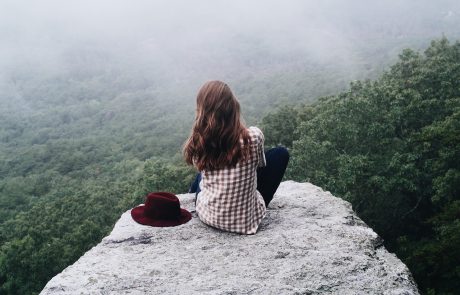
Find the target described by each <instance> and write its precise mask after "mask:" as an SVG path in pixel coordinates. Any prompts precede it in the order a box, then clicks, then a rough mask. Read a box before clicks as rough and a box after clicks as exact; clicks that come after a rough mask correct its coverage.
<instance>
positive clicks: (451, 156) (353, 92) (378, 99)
mask: <svg viewBox="0 0 460 295" xmlns="http://www.w3.org/2000/svg"><path fill="white" fill-rule="evenodd" d="M45 2H46V1H45ZM48 2H49V1H48ZM115 2H116V1H115ZM441 2H442V5H441V4H439V3H438V2H432V1H407V3H406V2H404V3H402V2H401V1H393V2H392V1H388V3H379V4H373V5H372V7H371V6H369V4H367V3H368V2H367V1H364V0H359V1H358V0H357V1H355V4H354V5H351V4H349V3H345V2H342V1H330V2H327V3H326V2H324V3H323V4H312V3H307V1H293V2H292V3H291V4H290V5H287V4H284V3H282V4H280V3H278V2H276V1H264V3H265V4H264V6H260V5H258V4H257V3H255V2H254V3H255V4H254V3H253V4H247V3H246V2H244V3H243V2H241V1H240V2H239V1H234V3H233V2H232V4H226V5H225V9H227V13H226V14H225V15H223V14H216V13H215V11H216V10H218V11H220V9H221V8H222V7H221V6H220V4H212V5H211V4H209V3H208V4H209V6H208V8H207V9H205V8H203V7H199V6H194V5H189V4H187V2H186V1H172V2H171V3H170V4H168V5H166V4H162V5H159V4H157V3H153V2H152V3H150V2H149V1H145V2H144V3H142V5H131V4H129V5H128V4H122V1H120V2H116V3H117V4H113V5H112V2H110V5H109V6H107V5H108V4H107V3H105V4H104V3H103V2H101V3H100V4H97V5H96V4H91V5H90V4H88V3H89V1H88V3H86V2H85V1H82V3H85V4H74V5H73V6H70V8H69V7H67V6H61V5H59V4H57V2H56V3H52V6H46V5H45V4H32V3H30V4H29V5H22V6H21V5H20V4H15V3H13V2H11V3H10V4H8V5H6V4H5V3H7V1H6V2H5V3H2V4H0V5H4V6H2V7H1V8H5V9H0V24H1V26H0V41H2V50H0V67H1V71H0V294H38V293H39V292H40V291H41V290H42V289H43V287H44V286H45V284H46V283H47V282H48V281H49V280H50V279H51V278H52V277H53V276H54V275H56V274H58V273H60V272H61V271H62V270H63V269H65V268H66V267H67V266H69V265H71V264H72V263H73V262H75V261H76V260H77V259H78V258H79V257H81V255H83V254H84V253H85V252H86V251H88V250H89V249H90V248H91V247H93V246H95V245H96V244H98V243H99V242H100V241H101V239H102V238H103V237H104V236H106V235H107V234H108V233H109V232H110V231H111V229H112V227H113V225H114V224H115V222H116V221H117V220H118V218H119V217H120V215H121V214H122V213H123V212H125V211H126V210H128V209H130V208H132V207H134V206H136V205H138V204H140V203H143V201H144V197H145V195H146V194H147V192H150V191H160V190H163V191H171V192H174V193H177V194H180V193H184V192H186V191H187V190H188V187H189V185H190V183H191V181H192V179H193V177H194V174H195V173H196V171H195V170H194V169H193V168H192V167H190V166H187V165H186V164H185V162H184V160H183V157H182V155H181V147H182V144H183V143H184V141H185V139H186V138H187V136H188V135H189V132H190V128H191V125H192V122H193V119H194V110H195V99H196V97H195V95H196V92H197V90H198V88H199V86H200V85H201V84H202V83H203V82H205V81H206V80H209V79H219V80H223V81H226V82H227V83H228V84H229V85H230V87H231V88H232V89H233V91H234V92H235V94H236V96H237V97H238V99H239V101H240V103H241V106H242V114H243V117H244V119H245V121H246V124H247V125H248V126H251V125H257V126H259V127H260V128H261V129H262V130H263V132H264V134H265V139H266V142H265V144H266V148H270V147H272V146H276V145H284V146H286V147H288V149H289V151H290V154H291V161H290V164H289V166H288V171H287V174H286V176H285V179H293V180H296V181H300V182H304V181H307V182H311V183H313V184H315V185H317V186H320V187H322V188H323V189H325V190H329V191H331V192H332V193H333V194H334V195H336V196H338V197H341V198H343V199H345V200H347V201H349V202H351V203H352V205H353V209H354V210H355V211H356V212H357V213H358V215H359V216H360V217H361V218H362V219H363V220H364V221H365V222H366V223H367V224H368V225H369V226H370V227H372V228H373V229H374V230H375V231H376V232H377V233H378V234H379V235H380V236H381V237H382V238H383V239H384V243H385V247H386V248H387V249H388V250H390V251H392V252H394V253H396V254H397V256H398V257H399V258H400V259H401V260H402V261H403V262H404V263H405V264H406V265H407V266H408V267H409V269H410V270H411V272H412V274H413V275H414V277H415V280H416V282H417V284H418V286H419V288H420V292H421V293H422V294H429V295H435V294H445V295H448V294H452V295H453V294H458V290H460V283H459V282H460V248H459V247H458V245H459V244H460V221H459V218H460V200H459V197H460V196H459V188H460V171H459V169H460V165H459V164H460V163H459V161H460V155H459V153H460V144H459V141H460V126H459V125H460V121H459V120H460V43H459V41H457V40H458V39H459V38H460V18H459V17H458V15H460V8H459V7H458V5H459V4H458V2H457V1H454V0H442V1H441ZM18 3H19V2H18ZM91 3H92V2H91ZM41 5H43V7H42V6H41ZM47 5H48V4H47ZM92 5H94V6H92ZM187 5H189V6H187ZM184 6H185V7H186V8H187V9H185V11H187V13H179V12H178V11H184V9H183V8H184ZM88 7H91V8H92V9H94V10H91V11H93V13H90V10H89V9H88ZM243 7H244V9H242V8H243ZM47 8H53V9H56V11H54V10H52V9H47ZM98 9H99V11H103V13H96V12H95V11H98ZM50 11H52V12H53V13H51V12H50ZM414 12H417V13H414ZM255 13H257V17H256V18H255V17H254V15H255ZM235 15H237V16H238V17H236V18H235V17H234V16H235ZM407 15H410V17H407ZM199 18H203V19H205V20H206V21H197V19H199ZM207 22H209V23H211V24H212V26H209V24H208V23H207ZM184 24H187V25H184ZM432 40H433V41H432Z"/></svg>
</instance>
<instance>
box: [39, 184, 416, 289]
mask: <svg viewBox="0 0 460 295" xmlns="http://www.w3.org/2000/svg"><path fill="white" fill-rule="evenodd" d="M179 198H180V200H181V203H182V206H183V207H185V208H187V209H188V210H190V211H192V214H193V218H192V220H191V221H190V222H188V223H186V224H184V225H181V226H177V227H169V228H168V227H164V228H156V227H149V226H143V225H139V224H137V223H136V222H134V221H133V220H132V219H131V215H130V212H129V211H127V212H126V213H124V214H123V215H122V216H121V218H120V220H119V221H118V222H117V223H116V225H115V227H114V229H113V231H112V233H111V234H110V235H109V236H108V237H106V238H104V239H103V240H102V242H101V243H100V244H98V245H97V246H95V247H94V248H92V249H91V250H90V251H88V252H87V253H86V254H85V255H83V256H82V257H81V258H80V259H79V260H78V261H77V262H75V263H74V264H73V265H71V266H69V267H67V268H66V269H65V270H64V271H63V272H62V273H60V274H58V275H57V276H55V277H54V278H53V279H52V280H50V281H49V282H48V284H47V285H46V286H45V288H44V289H43V291H42V293H41V294H418V291H417V287H416V285H415V283H414V281H413V279H412V276H411V274H410V272H409V270H408V269H407V267H406V266H405V265H404V264H403V263H402V262H401V261H400V260H399V259H398V258H397V257H396V256H395V255H394V254H391V253H389V252H388V251H387V250H386V249H385V248H384V247H383V246H382V240H381V238H380V237H379V236H378V235H377V234H376V233H375V232H374V231H373V230H372V229H371V228H369V227H367V225H366V224H365V223H364V222H363V221H362V220H361V219H359V218H358V217H357V216H356V215H355V213H354V212H353V210H352V208H351V205H350V204H349V203H348V202H346V201H344V200H342V199H339V198H336V197H334V196H332V195H331V194H330V193H329V192H325V191H323V190H322V189H321V188H319V187H317V186H314V185H312V184H309V183H296V182H293V181H286V182H283V183H282V184H281V186H280V187H279V189H278V191H277V193H276V195H275V198H274V200H273V201H272V203H271V204H270V206H269V208H268V212H267V216H266V217H265V218H264V220H263V221H262V224H261V226H260V227H259V231H258V232H257V234H255V235H249V236H248V235H239V234H233V233H227V232H223V231H219V230H217V229H213V228H211V227H209V226H207V225H205V224H203V223H202V222H201V221H200V220H199V219H198V217H197V215H196V213H195V212H194V203H193V195H192V194H184V195H179Z"/></svg>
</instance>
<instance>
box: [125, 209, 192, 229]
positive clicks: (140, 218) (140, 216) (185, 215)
mask: <svg viewBox="0 0 460 295" xmlns="http://www.w3.org/2000/svg"><path fill="white" fill-rule="evenodd" d="M144 207H145V206H144V205H140V206H137V207H134V208H133V209H132V210H131V217H132V218H133V219H134V221H136V222H137V223H140V224H143V225H150V226H156V227H168V226H177V225H181V224H184V223H186V222H189V221H190V219H192V214H191V213H190V212H188V211H187V210H185V209H183V208H181V209H180V216H179V218H177V219H171V220H165V219H153V218H150V217H147V216H145V215H144Z"/></svg>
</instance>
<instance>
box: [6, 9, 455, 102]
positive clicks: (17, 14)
mask: <svg viewBox="0 0 460 295" xmlns="http://www.w3.org/2000/svg"><path fill="white" fill-rule="evenodd" d="M442 35H445V36H447V37H449V38H451V39H453V40H457V39H458V38H459V36H460V1H456V0H443V1H428V0H423V1H419V0H410V1H398V0H392V1H365V0H349V1H343V0H333V1H300V0H295V1H294V0H291V1H273V0H270V1H266V0H264V1H242V0H238V1H211V0H204V1H203V0H197V1H120V0H117V1H113V0H111V1H17V0H15V1H6V0H2V1H1V3H0V44H1V47H0V68H1V71H0V82H1V83H0V88H1V89H0V90H1V91H0V93H2V96H3V97H6V96H9V97H11V95H10V94H11V93H12V91H16V94H17V91H18V90H17V88H18V87H19V86H18V85H20V84H21V83H22V84H24V83H28V82H27V81H30V80H35V81H36V80H37V79H41V80H40V81H41V82H40V84H41V85H42V86H43V84H45V86H44V87H46V83H52V82H51V81H53V79H55V78H57V77H60V78H62V77H67V78H68V79H73V80H80V81H87V80H88V79H91V77H95V76H99V77H100V76H106V77H110V79H112V78H114V77H118V76H120V75H121V76H123V75H124V76H130V77H131V81H130V83H132V85H131V86H130V85H126V87H127V88H130V87H131V88H136V87H137V88H146V87H149V85H150V84H152V85H153V84H156V85H164V86H165V87H166V85H169V86H168V87H170V89H171V91H172V92H173V93H170V94H171V95H176V94H174V91H175V90H174V87H177V86H178V85H180V87H181V89H182V90H184V89H187V91H192V90H193V91H195V90H196V89H197V87H198V86H199V85H200V84H201V83H202V82H203V81H205V80H208V79H223V80H226V81H231V82H233V83H234V84H238V83H239V82H238V81H242V80H247V79H251V81H255V82H254V83H255V84H253V86H254V87H255V88H257V87H258V86H257V83H258V82H257V81H264V79H265V80H266V81H272V80H273V79H275V78H274V77H277V75H285V74H286V73H289V75H291V76H290V78H289V79H288V80H289V81H293V82H292V83H303V82H302V81H305V80H306V79H311V77H315V76H316V75H318V73H319V74H320V75H328V73H329V72H331V73H336V74H337V76H332V77H331V79H338V80H340V81H342V82H340V83H342V84H340V83H339V82H337V83H336V84H337V85H339V86H340V85H341V86H343V85H345V84H346V83H348V81H351V80H353V79H358V78H359V79H360V78H368V77H370V78H372V77H375V75H376V74H378V73H380V72H381V71H382V70H384V69H385V67H386V66H387V65H388V64H389V63H390V62H391V61H393V60H395V58H396V57H397V54H398V53H399V50H400V49H401V48H404V47H407V46H411V47H419V48H422V47H423V46H426V45H427V44H428V43H429V41H430V40H431V39H433V38H440V37H441V36H442ZM296 73H298V75H297V76H296ZM133 81H134V82H133ZM139 81H140V82H139ZM37 83H38V82H37ZM119 83H121V84H123V83H127V82H126V79H121V80H120V81H119ZM127 84H129V83H127ZM292 85H295V84H292ZM334 85H335V84H334ZM236 87H239V86H238V85H237V86H236ZM286 87H289V85H287V86H286ZM305 87H306V88H313V86H311V85H306V86H305ZM326 88H327V87H326ZM332 88H334V87H332ZM335 90H336V89H332V90H331V91H335ZM240 92H244V89H242V88H241V89H240ZM323 92H324V93H323ZM327 92H328V91H327V90H321V91H319V92H318V93H316V92H314V91H313V92H312V94H311V95H321V94H328V93H327ZM177 95H179V94H177ZM20 96H21V95H16V96H14V97H16V98H18V97H20ZM275 100H276V99H275Z"/></svg>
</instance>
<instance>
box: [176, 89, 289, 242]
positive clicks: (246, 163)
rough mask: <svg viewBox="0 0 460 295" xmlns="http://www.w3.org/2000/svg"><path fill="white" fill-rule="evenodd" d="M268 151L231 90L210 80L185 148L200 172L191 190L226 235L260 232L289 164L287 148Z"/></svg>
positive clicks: (201, 211)
mask: <svg viewBox="0 0 460 295" xmlns="http://www.w3.org/2000/svg"><path fill="white" fill-rule="evenodd" d="M263 147H264V135H263V133H262V131H261V130H260V129H259V128H257V127H249V128H246V127H245V126H244V124H243V122H242V119H241V117H240V104H239V102H238V100H237V99H236V97H235V96H234V95H233V93H232V91H231V90H230V87H229V86H228V85H227V84H225V83H224V82H221V81H209V82H206V83H205V84H204V85H203V86H202V87H201V89H200V90H199V92H198V96H197V109H196V118H195V123H194V126H193V128H192V133H191V135H190V137H189V138H188V140H187V141H186V143H185V145H184V157H185V160H186V161H187V163H188V164H191V165H194V166H195V167H196V168H197V169H198V170H199V171H200V173H198V175H197V177H196V179H195V182H194V183H193V184H192V186H191V188H190V192H192V193H196V202H195V204H196V212H197V214H198V216H199V218H200V219H201V221H203V222H204V223H206V224H208V225H210V226H213V227H215V228H219V229H221V230H225V231H230V232H236V233H242V234H254V233H256V231H257V228H258V227H259V224H260V222H261V221H262V218H263V217H264V216H265V212H266V208H267V206H268V204H269V203H270V201H271V200H272V198H273V195H274V194H275V191H276V189H277V188H278V186H279V184H280V182H281V179H282V178H283V175H284V172H285V170H286V167H287V163H288V160H289V154H288V151H287V150H286V148H284V147H276V148H273V149H270V150H268V151H267V152H266V153H264V150H263Z"/></svg>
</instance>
